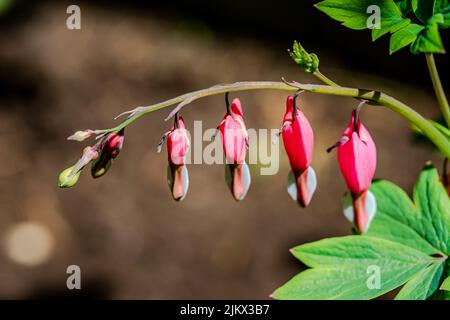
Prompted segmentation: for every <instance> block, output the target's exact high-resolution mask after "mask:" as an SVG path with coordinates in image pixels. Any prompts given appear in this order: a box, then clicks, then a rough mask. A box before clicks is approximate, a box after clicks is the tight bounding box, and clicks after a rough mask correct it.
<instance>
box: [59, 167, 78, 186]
mask: <svg viewBox="0 0 450 320" xmlns="http://www.w3.org/2000/svg"><path fill="white" fill-rule="evenodd" d="M74 167H75V166H71V167H70V168H67V169H65V170H63V171H62V172H61V173H60V174H59V178H58V187H60V188H70V187H73V186H74V185H75V184H76V183H77V182H78V178H79V177H80V174H81V171H78V172H77V173H75V174H71V173H72V170H73V168H74Z"/></svg>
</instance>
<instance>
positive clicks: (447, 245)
mask: <svg viewBox="0 0 450 320" xmlns="http://www.w3.org/2000/svg"><path fill="white" fill-rule="evenodd" d="M413 198H414V203H415V204H416V206H417V208H418V209H419V212H420V217H421V219H419V220H417V223H416V228H417V230H418V232H419V233H420V234H421V236H422V237H424V239H426V240H427V241H428V242H429V243H430V244H432V245H433V246H434V247H435V248H437V249H439V250H441V251H442V252H443V253H445V254H446V255H449V254H450V234H449V233H450V198H449V196H448V194H447V192H446V190H445V188H444V185H443V184H442V183H441V181H440V179H439V174H438V172H437V170H436V168H435V167H434V166H433V165H431V164H428V165H427V166H426V167H425V169H424V170H423V171H422V173H421V174H420V176H419V180H418V182H417V185H416V187H415V189H414V194H413Z"/></svg>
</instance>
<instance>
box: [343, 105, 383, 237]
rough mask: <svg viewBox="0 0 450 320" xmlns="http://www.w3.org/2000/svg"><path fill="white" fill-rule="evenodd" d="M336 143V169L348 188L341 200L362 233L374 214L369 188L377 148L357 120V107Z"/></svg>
mask: <svg viewBox="0 0 450 320" xmlns="http://www.w3.org/2000/svg"><path fill="white" fill-rule="evenodd" d="M335 146H336V147H337V148H338V150H337V156H338V162H339V168H340V170H341V173H342V175H343V177H344V179H345V183H346V184H347V187H348V189H349V190H350V194H349V195H347V200H344V201H345V203H346V205H344V213H345V215H346V217H347V218H349V220H350V221H351V222H353V223H354V224H355V226H356V228H357V229H358V231H359V232H361V233H364V232H366V231H367V229H368V228H369V225H370V222H371V221H372V219H373V217H374V216H375V213H376V200H375V197H374V196H373V194H372V193H371V192H370V191H368V190H369V187H370V185H371V183H372V179H373V176H374V174H375V169H376V164H377V150H376V147H375V143H374V142H373V140H372V137H371V136H370V134H369V132H368V131H367V129H366V128H365V127H364V126H363V125H362V123H361V121H360V120H359V108H358V109H357V111H353V113H352V118H351V120H350V123H349V125H348V127H347V128H346V129H345V131H344V134H343V136H342V137H341V139H340V140H339V142H338V143H337V144H336V145H335ZM350 197H351V203H352V205H351V206H349V204H350Z"/></svg>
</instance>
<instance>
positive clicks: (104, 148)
mask: <svg viewBox="0 0 450 320" xmlns="http://www.w3.org/2000/svg"><path fill="white" fill-rule="evenodd" d="M124 139H125V136H124V130H123V129H122V130H121V131H120V132H118V133H110V134H108V135H107V136H106V137H104V138H103V141H102V143H101V145H100V148H99V153H100V155H99V156H98V157H97V159H96V160H95V161H94V162H92V168H91V174H92V177H93V178H99V177H101V176H103V175H104V174H105V173H106V172H107V171H108V170H109V168H110V167H111V165H112V162H113V160H114V159H115V158H116V157H117V156H118V155H119V153H120V151H121V150H122V147H123V141H124Z"/></svg>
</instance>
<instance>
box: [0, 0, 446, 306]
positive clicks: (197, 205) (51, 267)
mask: <svg viewBox="0 0 450 320" xmlns="http://www.w3.org/2000/svg"><path fill="white" fill-rule="evenodd" d="M66 7H67V4H66V3H64V2H49V3H44V4H43V5H40V6H38V7H36V8H34V10H33V12H32V14H29V15H27V16H26V18H23V19H22V20H20V21H16V22H15V23H14V24H12V25H5V24H2V29H3V30H4V31H2V32H0V48H1V50H0V80H1V81H0V83H1V84H2V87H3V88H2V89H0V92H1V94H0V162H1V165H0V241H1V242H0V283H1V285H0V298H29V297H33V298H41V297H71V296H76V295H82V296H88V297H96V298H125V299H130V298H143V299H179V298H185V299H217V298H222V299H242V298H255V299H265V298H268V295H269V294H270V293H271V292H272V291H273V290H274V289H275V288H277V287H278V286H280V285H281V284H283V283H284V282H286V281H287V280H288V279H290V278H291V277H292V276H293V275H294V274H296V273H297V272H298V271H299V270H301V268H302V266H301V264H300V263H298V262H296V261H295V259H294V258H293V257H291V255H290V254H289V252H288V249H289V248H291V247H293V246H295V245H298V244H302V243H305V242H310V241H315V240H318V239H321V238H324V237H332V236H340V235H346V234H349V233H350V227H349V225H348V223H347V222H346V220H345V219H344V217H343V215H342V214H341V204H340V199H341V196H342V194H343V192H344V191H345V185H344V183H343V180H342V178H341V177H340V174H339V171H338V165H337V162H336V157H335V154H331V155H330V154H327V153H326V152H325V149H326V148H327V147H328V146H329V145H331V144H333V143H334V142H335V140H336V138H338V137H339V135H340V134H341V133H342V131H343V129H344V127H345V126H346V125H347V122H348V119H349V114H350V111H351V108H352V107H353V106H354V105H355V101H354V100H351V99H345V98H334V97H329V96H316V95H311V94H305V95H304V96H303V97H302V99H301V106H302V108H303V110H304V112H305V113H306V114H307V116H308V117H309V119H310V121H311V123H312V125H313V128H314V130H315V136H316V142H315V153H314V163H313V166H314V168H315V170H316V172H317V174H318V184H319V187H318V190H317V193H316V195H315V198H314V200H313V202H312V204H311V206H310V207H309V208H308V209H306V210H301V209H299V208H298V207H297V206H296V205H295V204H294V203H293V202H292V201H291V200H290V198H289V197H288V195H287V193H286V191H285V183H286V175H287V173H288V170H289V167H288V163H287V159H286V157H285V155H284V154H283V152H282V151H283V150H282V149H281V150H280V155H281V159H280V170H279V173H278V174H277V175H275V176H260V175H259V174H258V170H257V169H258V168H257V166H253V167H252V171H253V181H252V187H251V189H250V191H249V193H248V195H247V198H246V199H245V201H243V202H242V203H239V204H237V203H235V202H234V200H233V199H232V198H231V196H230V194H229V191H228V190H227V188H226V185H225V182H224V177H223V168H222V166H206V165H191V166H190V167H189V173H190V178H191V179H190V190H189V194H188V196H187V198H186V199H185V201H184V202H182V203H175V202H173V201H172V199H171V197H170V194H169V192H168V188H167V186H166V180H165V179H166V165H167V163H166V155H165V154H157V153H156V152H155V149H156V145H157V143H158V141H159V139H160V137H161V135H162V133H163V132H165V131H166V129H167V128H168V127H169V125H170V124H168V123H165V122H164V121H163V119H164V117H165V116H166V115H167V114H168V111H169V110H168V109H167V110H162V111H159V112H157V113H153V114H151V115H150V116H147V117H144V118H142V119H141V120H139V121H138V122H136V123H135V124H134V125H132V126H131V127H130V128H129V129H128V130H127V132H126V140H125V146H124V150H123V151H122V153H121V155H120V156H119V157H118V159H117V161H116V162H115V163H114V165H113V167H112V169H111V170H110V172H108V174H107V175H106V176H105V177H104V178H102V179H99V180H95V181H94V180H93V179H91V178H90V175H89V172H84V173H83V175H82V177H81V178H80V181H79V183H78V185H76V187H74V188H72V189H68V190H60V189H58V188H57V186H56V179H57V175H58V173H59V172H60V171H61V170H62V169H64V168H66V167H68V166H69V165H71V164H72V163H73V162H74V161H75V160H76V159H77V158H78V157H79V155H80V152H81V150H82V148H83V146H84V145H85V144H79V143H76V142H69V141H66V140H65V138H66V137H67V136H69V135H70V134H71V133H72V132H74V131H76V130H79V129H86V128H91V129H94V128H105V127H110V126H113V125H114V124H115V123H116V122H114V121H113V120H112V118H113V117H114V116H115V115H117V114H119V113H121V112H122V111H124V110H127V109H131V108H132V107H135V106H138V105H148V104H152V103H156V102H159V101H162V100H165V99H168V98H170V97H173V96H176V95H179V94H182V93H184V92H188V91H193V90H196V89H199V88H203V87H208V86H211V85H213V84H216V83H224V82H234V81H241V80H259V79H261V80H279V79H280V78H281V77H282V76H284V77H286V78H287V79H296V80H297V81H301V82H316V81H317V80H316V79H314V78H311V77H308V76H307V75H305V74H303V73H302V71H301V70H300V69H299V68H298V67H297V66H296V65H295V64H293V63H292V62H291V60H290V59H289V57H288V56H287V54H286V53H285V52H284V51H280V50H275V49H274V48H273V47H272V46H271V45H270V43H266V42H264V41H261V40H259V39H253V38H252V37H249V36H241V35H239V34H233V35H230V34H226V33H215V32H213V31H211V30H209V29H207V27H205V25H203V24H199V23H198V21H191V20H189V19H186V18H179V17H178V18H166V17H164V16H161V15H159V14H152V13H151V12H150V13H149V14H146V15H145V16H142V15H140V14H138V13H136V12H129V11H121V10H112V9H108V8H107V6H100V5H94V4H88V3H84V4H83V5H82V30H81V31H69V30H67V29H66V26H65V19H66V17H67V15H66V13H65V10H66ZM311 10H314V9H313V8H311ZM335 27H336V28H338V25H337V24H335ZM6 31H7V32H6ZM344 31H345V30H344ZM364 45H367V47H368V50H370V43H369V42H366V43H364ZM288 46H289V43H286V45H285V47H288ZM336 50H339V48H336ZM386 50H387V49H386ZM318 51H319V54H320V57H321V63H322V64H321V66H322V67H321V69H322V71H323V72H324V73H326V74H328V75H329V76H330V77H332V78H335V79H337V81H340V82H342V83H346V84H348V85H350V86H353V85H355V86H356V85H359V86H361V87H366V88H380V89H382V90H384V91H386V92H387V93H391V94H393V93H395V95H396V96H397V97H399V98H400V99H401V100H403V101H405V102H408V103H411V104H412V105H414V106H415V107H417V109H418V110H419V111H421V112H423V113H424V114H426V115H427V116H430V117H432V116H434V115H436V114H437V112H436V108H437V106H436V104H435V100H434V98H433V95H432V91H430V90H428V89H429V87H426V88H422V87H421V86H419V85H415V84H408V83H406V85H405V84H401V83H400V82H395V81H389V80H387V79H384V78H382V77H380V76H377V75H373V74H372V75H371V74H369V73H364V72H361V71H360V70H359V71H357V70H352V69H349V68H347V67H344V66H343V65H342V62H341V61H340V60H336V59H335V58H334V57H335V56H334V54H333V52H332V51H326V50H324V52H320V48H319V49H318ZM394 59H398V58H394ZM398 63H401V61H398ZM411 68H417V73H418V74H422V75H423V77H427V74H426V69H425V67H424V64H423V61H420V64H418V65H417V66H411ZM395 72H396V70H393V73H395ZM233 96H236V95H233ZM239 97H240V99H241V101H242V103H243V105H244V108H245V113H246V121H247V126H248V127H252V128H278V127H279V126H280V124H281V119H282V116H283V112H284V100H285V93H283V92H275V91H260V92H250V93H242V94H239ZM223 113H224V108H223V97H221V96H217V97H211V98H207V99H203V100H201V101H197V102H195V103H193V104H192V105H190V106H189V107H187V108H186V110H185V111H184V112H183V115H184V117H185V119H186V121H187V125H188V127H192V124H193V121H194V120H203V127H204V128H212V127H216V126H217V124H218V122H219V121H220V120H221V118H222V116H223ZM363 119H364V122H365V124H366V126H367V128H368V129H369V130H370V131H371V133H372V135H373V138H374V139H375V141H376V143H377V146H378V169H377V173H376V177H378V178H386V179H389V180H392V181H394V182H395V183H397V184H399V185H400V186H402V187H403V188H405V190H408V191H411V189H412V187H413V184H414V182H415V180H416V178H417V175H418V173H419V171H420V169H421V167H422V166H423V164H424V163H425V161H427V160H433V161H435V163H436V164H439V166H440V158H439V156H438V155H437V154H436V153H433V152H432V150H431V149H430V148H428V147H424V146H423V145H417V144H413V139H412V135H411V132H410V131H409V130H408V123H407V122H405V121H404V120H403V119H402V118H401V117H400V116H398V115H396V114H393V113H391V112H390V111H389V110H386V109H383V108H378V107H368V108H366V109H365V110H364V112H363ZM24 221H33V222H38V223H40V224H41V225H43V226H45V228H47V230H48V231H49V234H50V235H51V239H52V244H53V248H52V250H51V253H50V255H49V257H48V259H47V260H45V261H44V262H43V263H42V264H39V265H35V266H25V265H22V264H20V263H17V261H14V259H11V257H10V256H9V255H8V254H7V249H5V248H6V246H7V244H6V240H5V237H6V235H7V234H8V232H9V230H10V229H11V228H13V226H14V225H15V224H17V223H20V222H24ZM71 264H76V265H79V266H80V267H81V270H82V288H83V290H81V293H80V292H71V291H68V290H67V289H66V277H67V274H66V268H67V266H68V265H71Z"/></svg>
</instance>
